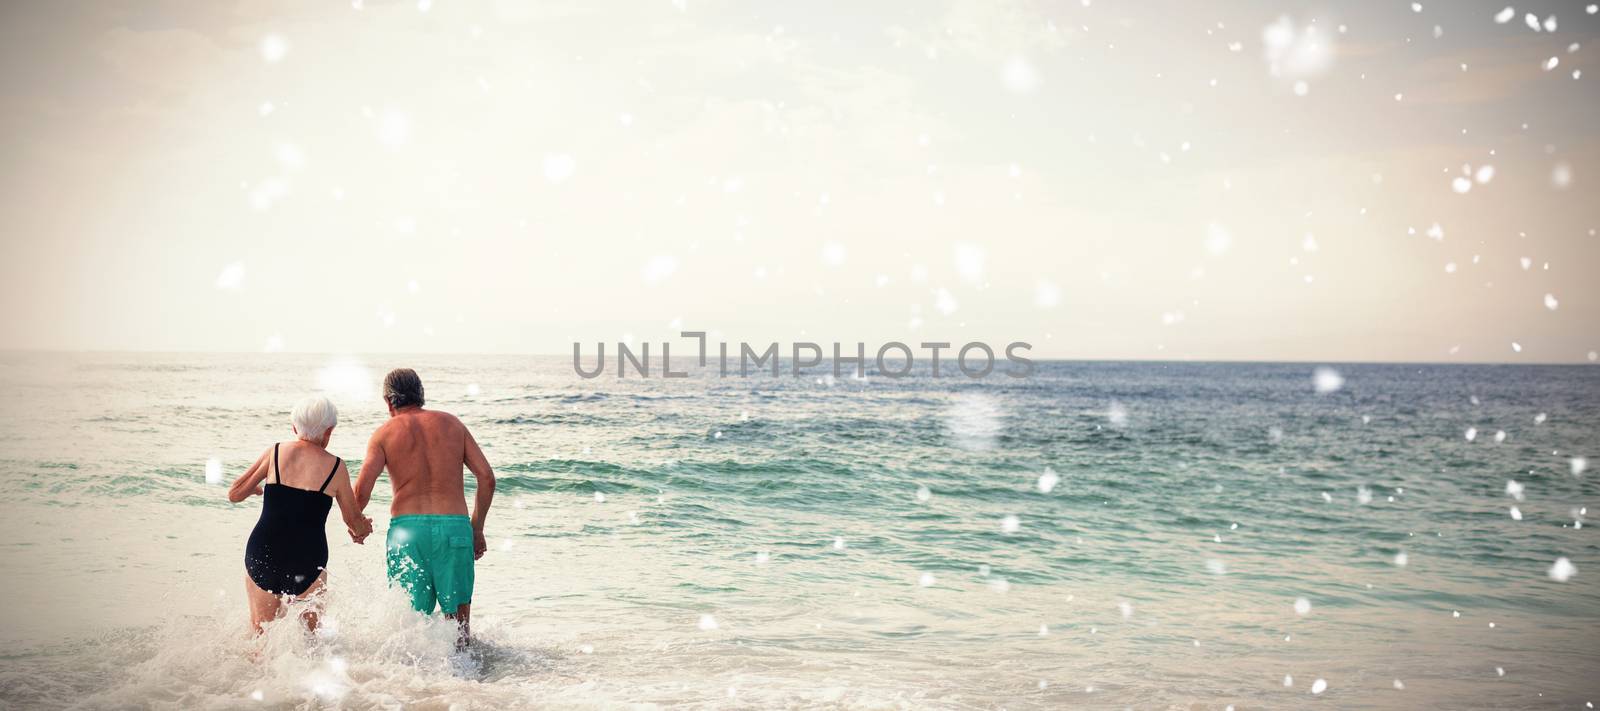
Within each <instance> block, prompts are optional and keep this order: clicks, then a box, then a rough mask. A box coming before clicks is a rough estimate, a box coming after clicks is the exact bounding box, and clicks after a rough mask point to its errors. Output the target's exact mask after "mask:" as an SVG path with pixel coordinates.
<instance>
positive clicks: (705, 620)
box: [700, 615, 717, 631]
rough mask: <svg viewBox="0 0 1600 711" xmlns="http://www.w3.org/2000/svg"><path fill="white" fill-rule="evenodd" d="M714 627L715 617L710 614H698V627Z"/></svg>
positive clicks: (708, 628) (710, 628) (715, 626)
mask: <svg viewBox="0 0 1600 711" xmlns="http://www.w3.org/2000/svg"><path fill="white" fill-rule="evenodd" d="M716 628H717V618H715V617H712V616H711V615H701V616H700V629H703V630H708V631H709V630H714V629H716Z"/></svg>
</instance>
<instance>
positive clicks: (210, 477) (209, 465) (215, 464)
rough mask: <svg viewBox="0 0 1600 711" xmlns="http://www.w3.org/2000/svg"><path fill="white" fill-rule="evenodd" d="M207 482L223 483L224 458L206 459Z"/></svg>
mask: <svg viewBox="0 0 1600 711" xmlns="http://www.w3.org/2000/svg"><path fill="white" fill-rule="evenodd" d="M206 483H207V484H221V483H222V460H220V459H217V458H216V457H212V458H210V459H207V460H206Z"/></svg>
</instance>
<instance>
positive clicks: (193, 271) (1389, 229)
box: [0, 0, 1600, 363]
mask: <svg viewBox="0 0 1600 711" xmlns="http://www.w3.org/2000/svg"><path fill="white" fill-rule="evenodd" d="M1505 7H1506V6H1505V5H1504V2H1495V3H1480V2H1448V3H1447V2H1441V1H1440V0H1425V1H1424V2H1422V3H1417V4H1413V3H1410V2H1398V1H1389V0H1384V1H1382V2H1337V3H1335V2H1323V3H1309V2H1227V3H1221V2H1215V3H1213V2H1204V3H1203V2H1193V1H1189V0H1183V1H1178V0H1174V1H1170V2H1160V1H1157V2H1138V3H1134V2H1115V1H1112V0H1092V1H1085V0H1071V1H1070V2H1049V3H1037V2H1014V1H1010V0H953V1H950V2H928V1H924V0H911V1H885V2H860V1H849V2H815V3H787V2H720V1H704V0H676V1H675V0H661V1H660V2H642V3H614V2H587V1H586V2H573V3H559V2H548V3H520V2H510V1H509V0H505V1H487V0H486V1H479V2H453V1H452V0H421V2H418V0H407V1H405V2H379V1H378V0H365V1H361V0H357V2H300V3H280V2H265V1H261V2H254V1H246V2H232V3H229V2H198V1H197V2H173V1H170V0H169V1H161V0H156V1H153V2H101V3H88V2H9V3H5V4H4V5H3V6H0V57H3V59H0V155H3V156H4V161H3V166H4V169H3V173H0V215H3V218H4V224H5V229H4V231H3V233H0V305H3V308H4V311H3V316H0V318H3V325H0V349H30V350H31V349H45V350H145V351H226V352H239V351H244V352H251V351H288V352H327V353H403V352H418V353H427V352H446V353H448V352H474V353H551V354H561V353H570V352H571V350H572V343H573V342H575V341H581V342H584V343H586V344H593V343H595V342H597V341H604V342H607V343H614V342H617V341H630V342H632V341H647V340H648V341H659V340H660V339H663V338H670V337H673V336H675V334H677V333H678V332H679V331H681V330H699V331H708V332H710V333H711V334H712V336H711V337H712V338H713V339H714V340H726V341H729V342H735V343H737V342H741V341H742V342H749V343H766V342H770V341H776V342H780V343H792V342H795V341H816V342H821V343H825V344H826V343H830V342H841V343H845V344H852V343H855V342H858V341H859V342H864V343H866V344H867V348H868V350H869V352H871V351H872V350H873V349H875V348H876V346H877V345H878V344H882V343H885V342H889V341H904V342H908V343H916V342H919V341H950V342H956V343H961V342H966V341H972V340H981V341H987V342H990V343H994V344H997V350H998V346H999V344H1005V343H1009V342H1012V341H1026V342H1029V343H1032V344H1033V350H1032V353H1031V354H1032V355H1033V356H1035V357H1040V358H1086V359H1206V360H1297V361H1329V362H1342V361H1427V362H1457V361H1459V362H1558V363H1582V362H1590V361H1594V360H1595V351H1596V350H1597V349H1600V329H1597V327H1596V326H1597V324H1600V282H1597V280H1596V279H1595V269H1596V267H1597V266H1600V236H1597V235H1596V228H1597V226H1600V204H1597V201H1596V200H1595V199H1594V197H1595V195H1597V193H1596V191H1595V187H1594V186H1595V185H1596V184H1597V181H1600V152H1597V140H1596V139H1597V131H1596V129H1595V128H1594V126H1595V125H1597V124H1596V123H1595V116H1596V115H1600V113H1597V109H1600V91H1597V89H1596V87H1597V84H1596V82H1600V62H1597V61H1596V60H1594V59H1593V57H1594V56H1595V55H1596V53H1597V52H1600V41H1597V39H1600V37H1597V35H1600V15H1597V14H1596V9H1597V8H1595V7H1594V6H1593V5H1590V4H1588V3H1586V2H1539V3H1534V4H1523V3H1520V2H1519V3H1518V4H1516V5H1515V7H1514V8H1513V9H1511V10H1507V11H1503V8H1505ZM846 350H849V349H848V348H847V349H846Z"/></svg>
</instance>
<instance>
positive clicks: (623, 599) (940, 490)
mask: <svg viewBox="0 0 1600 711" xmlns="http://www.w3.org/2000/svg"><path fill="white" fill-rule="evenodd" d="M401 365H405V366H411V367H415V368H417V369H418V371H419V372H420V373H421V374H422V376H423V378H424V381H425V382H426V384H427V387H428V395H429V398H430V405H432V406H437V407H440V408H443V409H447V410H450V411H452V412H455V413H456V414H458V415H460V416H461V418H462V420H463V421H464V422H465V423H467V425H468V426H469V427H470V428H472V430H473V432H474V433H475V435H476V437H477V439H478V441H479V442H480V443H482V444H483V445H484V447H485V451H486V453H487V454H488V456H489V458H490V461H491V462H492V463H493V464H494V466H495V467H496V470H497V472H498V474H499V475H500V488H499V493H498V495H497V498H496V501H495V507H494V509H493V512H492V513H491V516H490V524H489V527H488V537H489V541H490V552H489V554H488V555H487V556H486V557H485V558H484V560H483V561H482V562H481V563H480V567H479V572H478V580H479V587H478V592H477V595H476V598H475V600H474V612H475V615H474V617H475V622H477V623H478V628H479V630H480V632H481V634H482V638H483V644H482V645H480V647H479V648H478V649H477V650H475V651H474V652H472V653H470V654H465V655H454V654H451V653H450V645H449V641H450V640H449V630H448V629H445V628H444V627H443V626H442V625H439V624H436V623H433V622H429V621H426V620H422V619H419V618H415V617H413V616H411V615H410V614H409V613H407V612H405V610H404V609H403V608H404V602H403V600H402V599H400V598H399V597H397V596H396V595H394V594H393V593H392V591H388V590H386V589H385V587H384V585H383V581H382V574H383V562H382V554H383V551H382V549H381V547H378V546H373V545H370V544H369V545H367V546H355V545H352V544H350V543H349V541H348V539H346V538H345V537H344V536H343V532H342V530H337V529H336V528H335V526H336V524H335V526H330V533H329V536H330V545H331V547H332V549H333V551H332V560H331V561H330V565H329V568H330V576H331V577H330V583H331V585H330V591H331V597H330V600H329V602H328V612H327V616H328V618H329V619H331V620H332V623H331V625H330V628H331V631H330V632H328V633H326V634H324V635H323V636H322V637H320V638H318V639H316V640H307V639H306V638H305V637H304V636H303V635H301V634H299V633H298V632H297V631H296V630H293V629H291V626H290V625H280V626H278V627H277V628H275V629H273V630H271V631H270V632H269V634H268V635H266V637H265V638H264V639H263V640H259V641H252V640H251V639H250V638H249V637H248V635H246V634H245V631H244V629H245V612H244V603H243V598H242V590H243V587H242V584H243V575H242V565H241V564H240V557H241V556H242V552H243V547H244V540H245V538H246V537H247V536H248V533H249V530H250V528H251V526H252V525H253V524H254V522H255V517H256V515H257V513H258V510H259V509H258V507H259V505H260V502H259V499H252V500H250V501H248V502H246V503H244V504H239V505H230V504H228V503H227V501H226V500H225V498H224V495H223V494H224V486H225V483H226V481H231V480H232V478H233V477H234V476H237V475H238V474H239V473H240V472H241V471H242V470H243V468H244V467H246V466H247V465H248V464H249V462H250V460H251V459H253V458H254V457H255V456H256V455H257V454H258V453H259V452H260V451H261V450H262V449H264V448H266V447H267V446H270V444H271V443H272V442H273V441H275V440H278V439H286V438H288V437H289V434H288V425H287V412H288V409H289V407H290V406H291V405H292V404H293V402H294V400H295V399H296V398H298V397H300V396H303V395H305V394H307V393H310V392H313V391H317V390H321V391H324V392H327V393H328V394H330V395H331V396H332V397H333V398H334V400H335V402H336V403H337V404H338V405H339V407H340V410H341V422H340V425H339V427H338V428H337V430H336V431H335V434H334V437H333V442H332V444H331V447H330V449H331V450H332V451H333V452H334V453H336V454H340V455H342V456H345V457H346V458H347V459H349V460H350V462H351V465H352V468H353V469H354V467H355V466H356V465H357V464H358V462H359V458H360V456H361V453H362V450H363V446H364V444H365V440H366V437H367V435H369V434H370V433H371V431H372V429H373V427H374V426H376V424H377V423H378V422H380V421H381V419H382V417H383V416H384V414H383V412H382V410H381V409H380V407H379V403H378V400H377V397H376V394H375V388H376V385H377V380H378V378H379V377H380V376H381V375H382V372H383V371H385V370H386V369H388V368H390V367H396V366H401ZM1332 367H1333V368H1335V369H1336V370H1337V371H1338V373H1339V374H1340V376H1342V378H1343V380H1344V383H1343V387H1342V388H1341V389H1338V390H1337V391H1334V392H1330V393H1325V394H1318V393H1317V392H1316V390H1315V388H1314V386H1313V384H1314V376H1313V370H1314V366H1313V365H1300V364H1180V363H1166V364H1163V363H1045V364H1041V367H1040V369H1039V371H1038V372H1037V373H1036V374H1035V377H1033V378H1030V379H1026V380H1014V379H1009V378H1003V377H992V378H989V379H985V380H981V381H971V380H967V379H964V378H955V377H944V378H939V379H933V378H929V377H927V376H926V374H923V375H922V376H920V377H914V378H908V379H903V380H894V379H889V378H883V377H874V376H872V375H871V374H869V376H868V377H867V378H866V379H865V380H855V379H850V378H844V379H838V380H835V379H833V378H827V377H818V376H815V375H813V376H808V377H803V378H790V377H782V378H777V379H773V378H770V377H752V378H749V379H739V378H728V379H718V378H715V377H706V376H705V375H704V374H697V376H696V377H693V378H690V379H686V380H672V381H665V380H661V379H650V380H639V379H635V378H629V379H625V380H616V379H614V378H612V377H610V376H607V377H604V378H601V379H598V380H581V379H579V378H578V377H577V376H575V375H574V374H573V373H572V370H571V364H570V362H569V361H567V360H565V359H560V358H528V357H501V356H494V357H491V356H471V357H451V356H425V357H415V358H403V357H362V358H351V357H330V356H302V355H270V356H267V355H130V354H84V355H44V354H8V355H3V356H0V384H3V387H4V392H5V393H6V397H5V402H4V405H3V407H4V420H3V423H0V467H3V468H0V515H3V516H4V519H5V521H6V522H7V531H8V538H7V539H6V540H4V541H0V579H4V580H7V581H10V583H11V584H10V585H9V586H8V604H6V605H4V606H0V641H3V642H4V643H5V649H6V652H5V656H4V659H5V663H4V667H3V671H0V705H3V706H28V707H33V706H42V707H57V706H71V705H83V706H88V707H129V706H133V707H143V706H153V707H180V708H202V707H215V708H233V707H237V706H241V705H246V704H253V705H265V706H267V707H275V706H282V707H294V706H299V707H313V708H314V707H321V706H329V707H334V706H344V707H354V708H362V707H377V706H386V705H394V704H405V705H407V706H415V707H422V708H446V707H449V706H450V705H451V704H455V705H456V706H459V707H464V708H500V707H504V706H506V705H508V704H515V703H535V704H542V705H548V706H553V707H586V708H587V707H595V708H607V707H616V706H630V705H650V704H656V705H662V706H668V705H678V704H684V705H692V706H695V707H702V708H703V707H722V706H726V707H730V708H759V707H774V706H781V707H862V708H1057V707H1062V706H1069V705H1070V706H1090V707H1123V706H1132V707H1140V708H1151V707H1155V708H1169V707H1184V708H1187V707H1191V706H1193V707H1201V708H1222V707H1224V706H1226V705H1229V704H1233V705H1235V706H1236V707H1237V708H1241V709H1243V708H1253V707H1275V708H1283V707H1298V706H1301V705H1305V704H1310V703H1313V702H1315V703H1324V704H1333V705H1334V706H1336V707H1342V708H1348V707H1383V708H1408V707H1415V706H1421V705H1424V704H1427V705H1433V706H1442V707H1448V708H1508V707H1529V708H1543V707H1566V708H1575V707H1582V706H1583V705H1584V704H1585V703H1586V702H1590V701H1593V700H1596V698H1595V697H1596V696H1600V682H1597V681H1596V678H1597V677H1596V675H1595V674H1594V672H1595V670H1597V669H1600V655H1597V653H1596V651H1595V650H1596V649H1597V647H1596V645H1595V644H1594V640H1593V636H1594V633H1595V630H1596V629H1600V627H1597V622H1600V595H1597V594H1596V593H1595V588H1594V587H1593V582H1592V580H1593V579H1594V577H1595V576H1596V575H1597V574H1600V555H1597V554H1600V548H1597V545H1596V543H1595V539H1594V536H1593V528H1592V527H1590V526H1587V525H1586V524H1584V519H1585V516H1586V514H1587V511H1588V507H1589V506H1591V505H1592V504H1593V503H1595V497H1596V494H1597V491H1600V486H1597V484H1596V482H1595V478H1596V477H1595V471H1593V470H1588V471H1579V469H1580V468H1581V464H1578V463H1575V458H1581V457H1587V458H1588V459H1596V457H1597V456H1600V399H1597V395H1600V369H1595V368H1593V367H1532V366H1411V365H1337V364H1335V365H1333V366H1332ZM819 372H821V371H819ZM1469 432H1470V433H1471V434H1472V435H1473V436H1472V438H1471V439H1469V437H1468V434H1469ZM209 458H216V459H218V460H219V461H220V463H221V464H222V468H223V471H224V474H225V481H224V483H223V484H216V483H208V482H207V480H206V476H205V471H206V461H207V460H208V459H209ZM1580 461H1582V460H1580ZM1597 461H1600V460H1597ZM1041 479H1042V480H1043V481H1041ZM1511 480H1515V482H1517V483H1518V484H1519V485H1520V486H1521V490H1520V494H1521V500H1519V499H1518V498H1516V497H1513V496H1512V495H1510V494H1508V482H1509V481H1511ZM1052 481H1053V486H1048V487H1047V486H1044V485H1045V484H1051V483H1052ZM386 487H387V483H382V484H380V497H379V498H378V500H376V501H375V503H374V506H373V510H372V511H370V512H369V513H371V514H373V515H374V517H375V518H376V519H378V527H379V531H380V532H381V531H382V530H383V527H384V525H385V523H386V513H387V503H388V499H387V496H386V495H383V494H384V493H385V491H386ZM1046 488H1048V489H1049V490H1048V491H1044V490H1043V489H1046ZM1512 488H1515V487H1512ZM1512 507H1515V508H1516V509H1517V511H1518V512H1519V514H1520V519H1516V518H1513V516H1512V515H1511V509H1512ZM1011 517H1014V518H1011ZM380 538H381V536H375V537H374V539H373V540H378V539H380ZM1563 557H1564V558H1567V559H1568V560H1569V561H1570V563H1571V564H1572V565H1573V566H1574V567H1575V568H1576V571H1577V573H1576V575H1574V576H1572V577H1570V578H1569V579H1567V580H1565V581H1564V582H1562V581H1557V580H1555V579H1553V578H1552V577H1551V575H1550V571H1551V568H1552V566H1553V564H1554V563H1555V561H1556V560H1557V559H1558V558H1563ZM1401 562H1403V563H1404V564H1403V565H1401V564H1400V563H1401ZM1301 599H1303V600H1304V603H1301V605H1302V608H1301V609H1303V610H1304V612H1303V614H1302V612H1301V611H1300V610H1297V600H1301ZM1286 677H1288V678H1287V679H1286ZM1318 680H1321V681H1322V682H1323V684H1325V687H1319V688H1324V689H1325V690H1323V691H1321V692H1320V693H1316V694H1313V693H1312V689H1313V686H1314V684H1316V682H1317V681H1318ZM1401 686H1403V688H1398V687H1401ZM257 693H259V695H260V696H261V700H260V701H256V700H254V699H253V698H252V694H257Z"/></svg>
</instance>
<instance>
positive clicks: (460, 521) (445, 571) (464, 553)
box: [388, 514, 473, 614]
mask: <svg viewBox="0 0 1600 711" xmlns="http://www.w3.org/2000/svg"><path fill="white" fill-rule="evenodd" d="M388 559H389V583H390V584H391V585H393V584H399V585H400V588H401V589H402V590H405V591H406V593H407V594H409V595H411V606H412V607H413V608H416V610H417V611H418V612H421V613H424V614H432V613H433V610H434V607H435V606H436V605H437V606H438V607H439V609H441V610H442V611H444V612H445V613H446V614H455V612H456V609H457V608H459V607H460V606H462V605H466V604H469V603H471V602H472V579H473V555H472V522H471V521H469V520H468V519H467V517H466V516H461V515H459V514H408V515H405V516H396V517H394V518H393V519H390V520H389V555H388Z"/></svg>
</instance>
